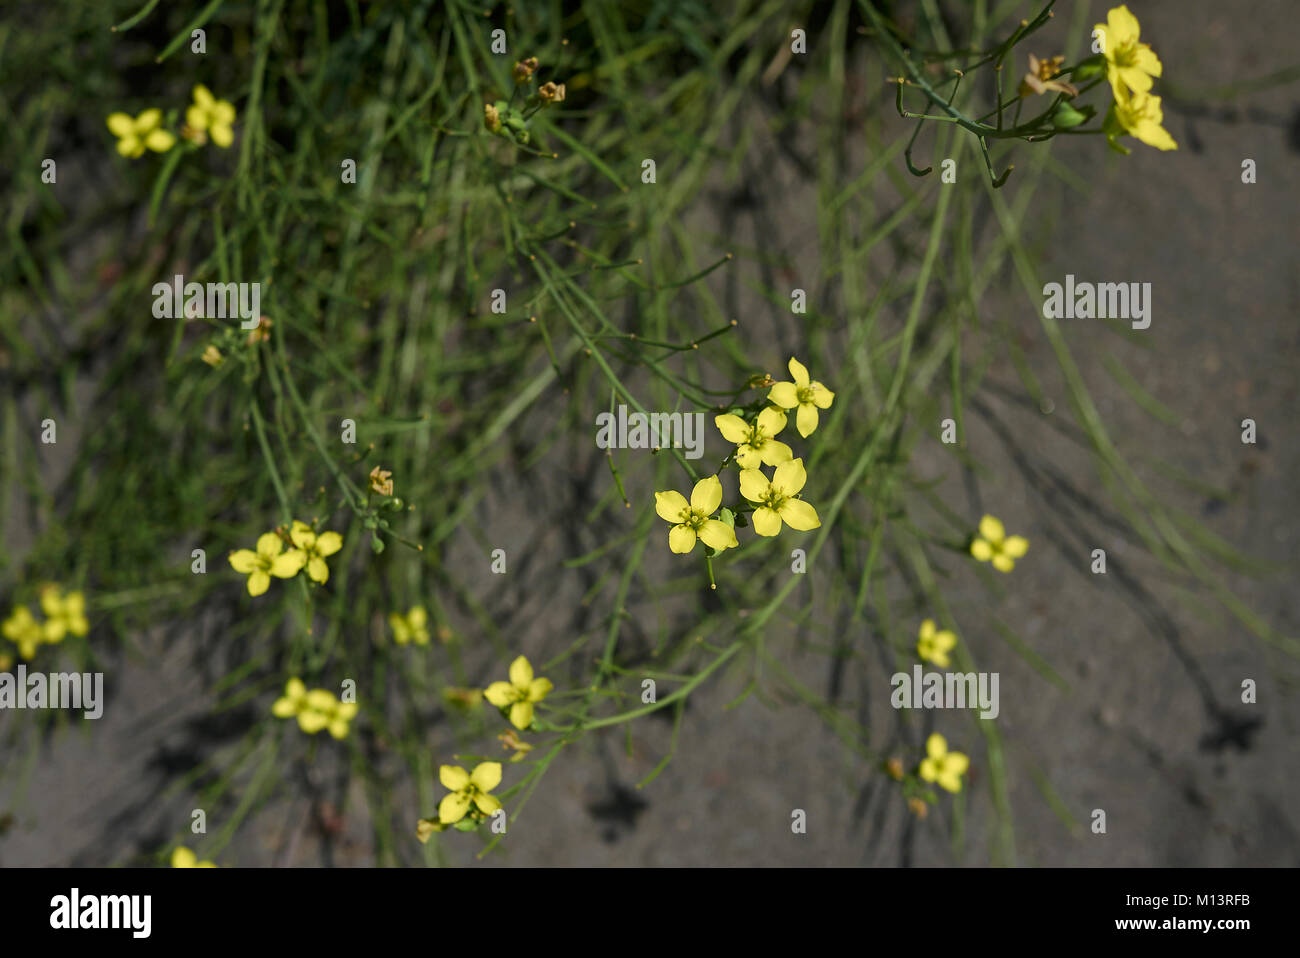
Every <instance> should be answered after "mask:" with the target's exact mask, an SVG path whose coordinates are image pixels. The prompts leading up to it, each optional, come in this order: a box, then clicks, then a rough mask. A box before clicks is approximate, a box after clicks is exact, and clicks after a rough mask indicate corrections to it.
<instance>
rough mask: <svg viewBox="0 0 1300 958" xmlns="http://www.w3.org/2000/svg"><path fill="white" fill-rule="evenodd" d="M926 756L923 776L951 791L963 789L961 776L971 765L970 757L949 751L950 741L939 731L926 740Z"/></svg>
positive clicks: (923, 760)
mask: <svg viewBox="0 0 1300 958" xmlns="http://www.w3.org/2000/svg"><path fill="white" fill-rule="evenodd" d="M925 754H926V757H925V758H924V759H922V760H921V778H923V779H924V780H925V781H927V782H938V783H939V787H940V788H946V789H947V790H948V791H950V792H960V791H961V777H962V776H963V775H965V774H966V769H968V768H969V767H970V758H969V757H968V756H966V755H963V754H962V753H961V752H950V751H948V742H947V740H945V739H944V737H943V736H942V735H940V734H939V733H938V732H935V733H933V734H932V735H931V736H930V737H929V738H928V739H926V742H925Z"/></svg>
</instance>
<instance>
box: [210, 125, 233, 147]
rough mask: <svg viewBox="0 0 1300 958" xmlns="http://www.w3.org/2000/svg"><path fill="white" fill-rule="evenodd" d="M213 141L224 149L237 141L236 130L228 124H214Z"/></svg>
mask: <svg viewBox="0 0 1300 958" xmlns="http://www.w3.org/2000/svg"><path fill="white" fill-rule="evenodd" d="M211 132H212V142H213V143H215V144H217V146H219V147H221V148H222V149H223V150H224V149H225V148H226V147H228V146H229V145H230V144H231V143H233V142H235V131H234V130H232V129H231V128H230V126H229V125H228V124H222V125H219V126H214V127H213V128H212V131H211Z"/></svg>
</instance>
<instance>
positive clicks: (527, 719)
mask: <svg viewBox="0 0 1300 958" xmlns="http://www.w3.org/2000/svg"><path fill="white" fill-rule="evenodd" d="M510 724H511V725H513V726H514V727H515V728H517V729H519V731H521V732H522V731H523V730H524V729H526V728H528V726H530V725H532V724H533V703H532V702H516V703H515V704H514V705H512V706H510Z"/></svg>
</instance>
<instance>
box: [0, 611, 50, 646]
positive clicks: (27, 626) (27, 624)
mask: <svg viewBox="0 0 1300 958" xmlns="http://www.w3.org/2000/svg"><path fill="white" fill-rule="evenodd" d="M0 634H3V635H4V637H5V638H6V639H8V640H9V641H10V642H13V643H14V644H15V645H17V646H18V654H19V655H20V656H22V657H23V658H24V659H31V658H33V657H34V656H35V655H36V647H37V646H38V645H40V644H41V643H42V642H44V641H45V630H44V629H42V628H41V624H40V623H39V622H37V621H36V617H35V616H33V615H32V611H31V609H29V608H27V606H25V605H18V606H14V609H13V611H12V612H10V613H9V618H7V619H5V621H4V624H3V625H0Z"/></svg>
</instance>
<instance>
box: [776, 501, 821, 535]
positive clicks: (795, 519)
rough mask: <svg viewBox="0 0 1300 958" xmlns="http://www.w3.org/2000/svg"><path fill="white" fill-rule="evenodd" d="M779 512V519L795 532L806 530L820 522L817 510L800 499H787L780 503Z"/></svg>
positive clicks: (816, 526) (815, 526) (817, 525)
mask: <svg viewBox="0 0 1300 958" xmlns="http://www.w3.org/2000/svg"><path fill="white" fill-rule="evenodd" d="M779 512H780V515H781V520H782V521H783V522H784V523H785V524H786V525H788V526H789V527H790V528H791V529H794V530H795V531H796V532H807V531H808V530H809V529H816V528H818V527H819V526H820V525H821V524H822V521H821V519H820V518H818V516H817V510H816V509H814V508H813V507H812V506H811V505H809V504H808V503H806V502H804V501H803V500H802V499H787V500H786V501H785V502H783V503H781V508H780V510H779Z"/></svg>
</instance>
